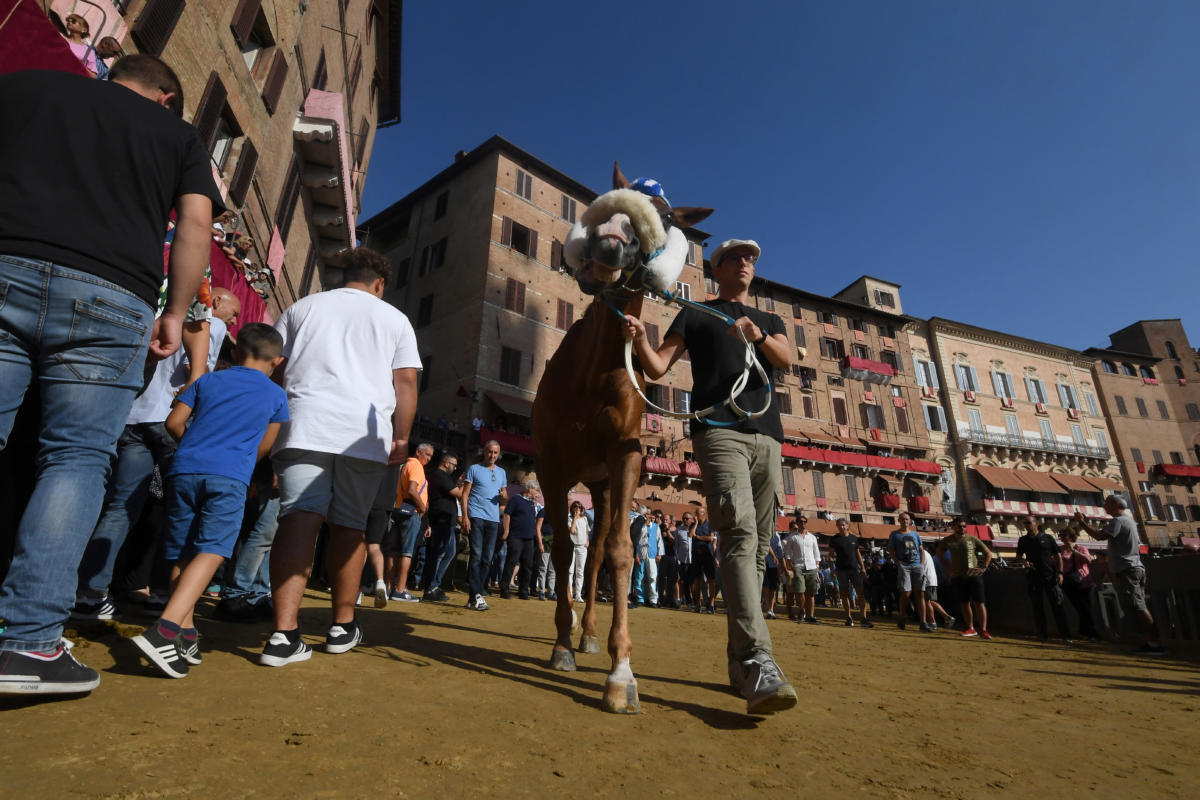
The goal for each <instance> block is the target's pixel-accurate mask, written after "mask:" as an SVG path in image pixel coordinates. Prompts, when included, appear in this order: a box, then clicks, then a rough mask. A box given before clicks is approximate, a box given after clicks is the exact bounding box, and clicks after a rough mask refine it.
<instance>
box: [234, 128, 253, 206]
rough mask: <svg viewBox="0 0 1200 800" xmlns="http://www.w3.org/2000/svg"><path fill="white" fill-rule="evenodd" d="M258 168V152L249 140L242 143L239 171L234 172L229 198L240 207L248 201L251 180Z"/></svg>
mask: <svg viewBox="0 0 1200 800" xmlns="http://www.w3.org/2000/svg"><path fill="white" fill-rule="evenodd" d="M257 167H258V150H256V149H255V147H254V143H253V142H251V141H250V139H249V138H247V139H246V140H245V141H244V142H242V154H241V155H240V156H238V163H237V169H235V170H234V171H233V180H232V181H230V183H229V197H230V199H232V200H233V202H234V203H236V204H238V205H239V206H240V205H242V203H244V202H245V201H246V192H247V191H248V190H249V189H250V180H251V179H252V178H253V177H254V170H255V169H256V168H257Z"/></svg>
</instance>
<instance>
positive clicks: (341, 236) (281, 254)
mask: <svg viewBox="0 0 1200 800" xmlns="http://www.w3.org/2000/svg"><path fill="white" fill-rule="evenodd" d="M402 7H403V4H402V2H400V0H337V1H336V2H334V0H329V2H308V3H285V2H278V1H277V0H206V1H205V2H190V3H189V2H186V1H185V0H116V1H115V2H114V1H113V0H86V2H85V1H84V0H52V2H50V3H49V4H48V8H47V12H48V14H49V15H50V16H51V19H52V20H54V19H55V18H58V19H61V18H63V17H65V16H66V15H67V14H69V13H76V14H79V15H81V16H83V17H84V18H85V19H87V20H88V22H89V25H90V29H91V31H90V32H91V39H92V41H93V43H95V42H98V41H99V40H100V38H102V37H104V36H113V37H114V38H115V39H117V40H118V42H120V43H121V45H122V47H123V49H124V50H125V51H126V52H146V53H151V54H154V55H158V56H161V57H162V58H163V59H164V60H165V61H166V62H167V63H168V64H170V65H171V66H172V67H173V68H174V69H175V71H176V72H177V73H178V75H179V78H180V81H181V83H182V84H183V90H184V118H185V119H187V120H189V121H191V122H192V123H193V124H194V125H195V126H196V127H197V129H199V131H200V135H201V138H202V139H203V140H204V142H205V144H206V145H207V146H208V149H209V152H210V153H211V155H212V163H213V174H214V177H215V178H216V179H217V182H218V186H219V188H220V189H221V192H222V195H223V196H224V197H225V198H226V202H227V204H228V205H229V207H230V208H232V209H236V210H237V211H238V212H239V218H238V221H237V223H236V227H238V228H239V229H240V230H242V231H244V232H246V233H247V234H249V235H250V237H251V238H252V239H253V242H254V245H253V248H252V252H251V257H252V260H253V261H254V262H255V263H256V264H257V265H263V266H266V267H269V270H270V275H269V283H270V290H269V292H268V297H267V305H266V318H268V319H269V318H270V317H271V316H274V315H277V314H278V313H279V312H281V311H282V310H283V309H284V308H286V307H287V306H288V305H290V304H291V303H293V302H295V300H296V299H298V298H300V297H303V296H304V295H305V294H307V293H308V292H309V291H313V290H314V289H319V288H320V287H319V284H318V276H319V275H320V274H321V272H322V270H323V269H324V264H323V258H324V257H327V256H329V255H332V254H334V253H337V252H339V251H341V250H343V249H346V248H350V247H354V246H355V238H354V237H355V221H356V218H357V214H358V210H359V207H360V201H361V197H362V191H363V182H364V178H365V175H366V170H367V165H368V163H369V161H370V155H371V145H372V143H373V140H374V131H375V128H376V126H378V125H384V124H390V123H395V122H398V121H399V115H400V32H401V13H402Z"/></svg>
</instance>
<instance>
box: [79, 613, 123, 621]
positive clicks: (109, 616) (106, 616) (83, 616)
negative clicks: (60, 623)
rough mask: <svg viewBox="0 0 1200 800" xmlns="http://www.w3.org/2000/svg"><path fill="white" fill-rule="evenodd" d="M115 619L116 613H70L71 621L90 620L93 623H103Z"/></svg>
mask: <svg viewBox="0 0 1200 800" xmlns="http://www.w3.org/2000/svg"><path fill="white" fill-rule="evenodd" d="M116 618H117V612H116V611H102V612H94V613H88V612H87V611H72V612H71V619H78V620H91V621H94V622H105V621H108V620H114V619H116Z"/></svg>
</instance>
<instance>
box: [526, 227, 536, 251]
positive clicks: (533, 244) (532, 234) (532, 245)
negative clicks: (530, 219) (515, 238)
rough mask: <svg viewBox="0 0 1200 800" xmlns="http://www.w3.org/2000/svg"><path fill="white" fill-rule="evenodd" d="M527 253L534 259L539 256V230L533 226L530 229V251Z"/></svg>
mask: <svg viewBox="0 0 1200 800" xmlns="http://www.w3.org/2000/svg"><path fill="white" fill-rule="evenodd" d="M525 255H527V256H529V257H530V258H533V259H536V258H537V231H535V230H534V229H533V228H530V229H529V252H528V253H526V254H525Z"/></svg>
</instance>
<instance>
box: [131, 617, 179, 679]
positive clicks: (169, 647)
mask: <svg viewBox="0 0 1200 800" xmlns="http://www.w3.org/2000/svg"><path fill="white" fill-rule="evenodd" d="M133 643H134V644H136V645H137V646H138V649H139V650H141V651H142V652H143V653H144V654H145V655H146V658H148V659H150V663H151V664H153V665H154V666H156V667H158V669H159V671H160V672H162V673H163V674H164V675H166V676H167V677H168V678H186V677H187V674H188V662H187V659H186V658H184V657H183V648H182V647H181V646H180V637H179V636H176V637H175V638H173V639H168V638H167V637H166V636H163V635H162V632H161V631H159V629H158V623H155V624H153V625H151V626H150V627H149V628H147V629H146V632H145V633H143V634H142V635H141V636H135V637H133Z"/></svg>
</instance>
